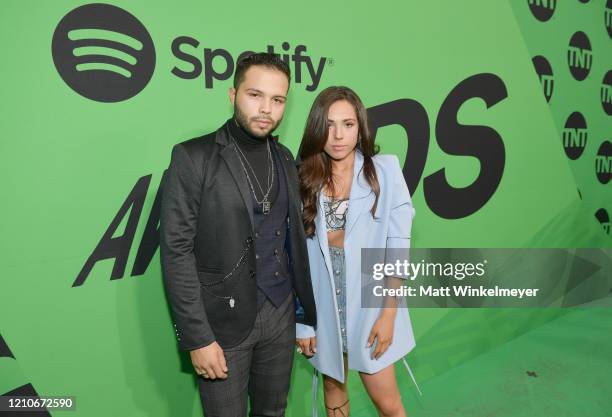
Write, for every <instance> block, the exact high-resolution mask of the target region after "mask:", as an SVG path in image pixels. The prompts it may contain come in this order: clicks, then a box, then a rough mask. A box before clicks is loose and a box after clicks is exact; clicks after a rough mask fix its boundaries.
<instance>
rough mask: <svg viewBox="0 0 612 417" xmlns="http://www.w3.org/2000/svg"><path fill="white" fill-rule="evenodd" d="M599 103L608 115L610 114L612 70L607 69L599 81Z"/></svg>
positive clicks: (611, 110)
mask: <svg viewBox="0 0 612 417" xmlns="http://www.w3.org/2000/svg"><path fill="white" fill-rule="evenodd" d="M601 105H602V106H603V109H604V111H605V112H606V114H607V115H608V116H612V70H610V71H608V72H607V73H606V75H605V76H604V79H603V81H602V82H601Z"/></svg>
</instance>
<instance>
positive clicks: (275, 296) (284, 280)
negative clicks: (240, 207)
mask: <svg viewBox="0 0 612 417" xmlns="http://www.w3.org/2000/svg"><path fill="white" fill-rule="evenodd" d="M270 145H271V146H270V147H271V150H272V157H273V159H274V168H275V170H274V181H275V182H277V183H276V184H275V185H274V187H278V188H277V190H278V191H277V192H276V193H274V192H272V193H271V194H273V195H274V194H276V198H275V199H274V201H272V207H271V209H270V212H269V213H267V214H264V213H263V210H262V205H261V204H258V203H257V202H256V201H255V198H254V197H253V194H252V193H251V198H252V199H253V222H254V225H253V226H254V227H255V240H254V243H255V260H256V268H257V269H256V279H255V280H256V282H257V289H258V291H257V306H258V307H259V308H261V306H262V305H263V303H264V301H265V298H266V297H267V298H268V299H270V301H271V302H272V304H274V306H276V307H278V306H279V305H281V304H282V302H283V301H284V300H285V299H286V298H287V296H288V295H289V293H290V292H291V288H292V284H291V275H290V274H291V270H290V268H289V267H288V263H287V252H286V249H285V239H286V238H287V217H288V204H289V199H288V195H287V179H286V178H285V170H284V169H283V168H282V165H281V161H280V160H279V156H278V153H277V151H276V146H275V144H274V143H271V144H270ZM253 182H255V181H253Z"/></svg>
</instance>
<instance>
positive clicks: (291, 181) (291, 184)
mask: <svg viewBox="0 0 612 417" xmlns="http://www.w3.org/2000/svg"><path fill="white" fill-rule="evenodd" d="M277 141H278V136H272V142H271V144H272V148H273V149H272V150H273V152H276V155H278V159H279V160H280V162H281V163H280V165H281V169H279V170H278V171H279V175H283V174H284V175H285V184H286V185H287V193H288V197H289V216H290V217H292V216H293V213H294V210H295V208H296V207H297V205H296V201H300V197H299V196H298V195H297V193H298V192H299V190H296V189H295V184H299V179H298V178H297V172H296V169H295V165H292V162H291V159H290V158H289V156H288V155H287V154H286V153H285V152H283V151H282V150H281V149H280V147H279V146H278V143H276V142H277ZM292 220H295V221H296V222H297V221H301V219H292Z"/></svg>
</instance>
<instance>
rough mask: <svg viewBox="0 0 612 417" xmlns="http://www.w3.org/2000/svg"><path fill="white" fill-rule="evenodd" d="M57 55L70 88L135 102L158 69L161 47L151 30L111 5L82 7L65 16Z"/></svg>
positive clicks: (54, 50)
mask: <svg viewBox="0 0 612 417" xmlns="http://www.w3.org/2000/svg"><path fill="white" fill-rule="evenodd" d="M52 54H53V62H54V63H55V68H57V72H58V73H59V74H60V76H61V77H62V79H63V80H64V81H65V82H66V84H68V86H69V87H70V88H72V89H73V90H74V91H76V92H77V93H78V94H80V95H82V96H83V97H86V98H89V99H91V100H95V101H100V102H105V103H114V102H118V101H123V100H127V99H129V98H132V97H134V96H135V95H136V94H138V93H139V92H141V91H142V90H143V89H144V88H145V86H146V85H147V84H148V82H149V80H150V79H151V76H152V75H153V70H154V69H155V48H154V46H153V41H152V40H151V36H150V35H149V33H148V32H147V30H146V28H145V27H144V26H143V24H142V23H140V21H139V20H138V19H136V18H135V17H134V16H133V15H131V14H130V13H128V12H126V11H125V10H123V9H120V8H119V7H115V6H111V5H109V4H100V3H95V4H88V5H84V6H80V7H77V8H76V9H74V10H72V11H71V12H69V13H68V14H67V15H66V16H64V17H63V18H62V20H61V21H60V22H59V24H58V25H57V27H56V28H55V33H54V34H53V41H52Z"/></svg>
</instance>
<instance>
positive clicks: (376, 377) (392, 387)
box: [359, 364, 406, 417]
mask: <svg viewBox="0 0 612 417" xmlns="http://www.w3.org/2000/svg"><path fill="white" fill-rule="evenodd" d="M359 376H361V382H363V386H364V387H365V389H366V391H367V392H368V395H369V396H370V398H371V399H372V401H373V402H374V406H376V409H377V410H378V415H379V416H382V417H406V410H405V409H404V404H402V398H401V397H400V393H399V389H398V387H397V381H396V380H395V369H394V367H393V364H391V365H389V366H387V367H386V368H385V369H383V370H381V371H379V372H376V373H375V374H365V373H362V372H360V373H359Z"/></svg>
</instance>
